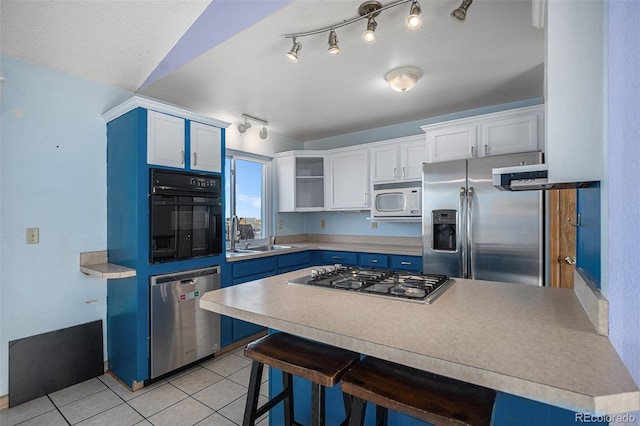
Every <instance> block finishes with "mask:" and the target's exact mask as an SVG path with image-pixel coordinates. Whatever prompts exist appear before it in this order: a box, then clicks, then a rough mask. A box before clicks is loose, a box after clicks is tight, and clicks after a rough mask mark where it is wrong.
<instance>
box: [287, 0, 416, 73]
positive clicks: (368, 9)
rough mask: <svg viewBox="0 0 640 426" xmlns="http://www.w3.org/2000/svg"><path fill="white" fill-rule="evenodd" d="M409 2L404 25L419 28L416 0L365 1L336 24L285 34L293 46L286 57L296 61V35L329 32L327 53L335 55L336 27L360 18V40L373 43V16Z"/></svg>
mask: <svg viewBox="0 0 640 426" xmlns="http://www.w3.org/2000/svg"><path fill="white" fill-rule="evenodd" d="M405 3H411V7H410V9H409V16H408V17H407V19H406V20H405V25H406V27H407V28H409V29H411V30H415V29H417V28H420V26H421V25H422V18H421V17H420V14H421V13H422V10H421V9H420V4H419V3H418V0H396V1H394V2H392V3H389V4H387V5H386V6H383V5H382V3H380V2H379V1H375V0H373V1H365V2H364V3H362V4H361V5H360V7H359V8H358V16H356V17H355V18H352V19H347V20H344V21H341V22H338V23H337V24H334V25H330V26H328V27H324V28H319V29H317V30H313V31H307V32H301V33H291V34H285V36H284V38H290V39H292V40H293V46H292V47H291V50H289V51H288V52H287V54H286V55H287V58H289V59H290V60H291V61H292V62H298V52H300V49H302V44H301V43H300V42H299V41H297V38H298V37H307V36H312V35H316V34H322V33H327V32H328V33H329V49H328V53H329V54H330V55H336V54H337V53H339V52H340V48H339V47H338V35H337V34H336V30H337V29H338V28H341V27H344V26H345V25H349V24H353V23H354V22H358V21H360V20H363V19H366V20H367V27H366V30H365V31H364V33H362V40H364V41H366V42H367V43H373V42H374V41H376V28H377V26H378V23H377V22H376V20H375V17H376V16H378V15H380V13H382V12H383V11H385V10H387V9H390V8H392V7H396V6H399V5H401V4H405Z"/></svg>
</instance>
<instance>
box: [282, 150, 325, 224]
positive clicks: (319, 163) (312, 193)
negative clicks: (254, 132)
mask: <svg viewBox="0 0 640 426" xmlns="http://www.w3.org/2000/svg"><path fill="white" fill-rule="evenodd" d="M324 157H325V156H324V153H315V152H313V151H305V152H303V151H288V152H285V153H280V154H276V156H275V158H274V165H275V167H274V169H275V174H276V185H277V187H278V211H279V212H306V211H307V212H308V211H322V210H324V204H325V203H324V199H325V197H324V194H325V158H324Z"/></svg>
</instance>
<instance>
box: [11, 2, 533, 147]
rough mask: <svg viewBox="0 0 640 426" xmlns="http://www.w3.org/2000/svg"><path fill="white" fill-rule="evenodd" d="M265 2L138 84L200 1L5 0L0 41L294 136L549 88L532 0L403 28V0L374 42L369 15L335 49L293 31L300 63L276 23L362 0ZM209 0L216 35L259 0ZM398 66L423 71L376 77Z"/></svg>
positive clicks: (27, 55)
mask: <svg viewBox="0 0 640 426" xmlns="http://www.w3.org/2000/svg"><path fill="white" fill-rule="evenodd" d="M271 1H276V2H279V3H280V4H279V6H282V7H281V8H280V9H278V10H276V11H275V12H273V13H270V14H269V15H268V16H266V17H264V18H263V19H261V20H259V21H258V22H257V23H255V24H253V25H251V26H250V27H248V28H247V29H244V30H241V31H239V32H237V33H236V34H235V35H233V36H231V37H230V38H228V39H227V40H226V41H223V42H221V43H219V44H217V45H216V46H215V47H213V48H211V49H210V50H206V49H208V47H209V45H210V44H211V41H210V40H208V39H207V37H208V36H207V35H206V34H200V33H198V34H199V35H198V37H200V40H199V39H197V38H195V37H191V38H189V40H188V42H189V43H192V44H201V45H203V46H205V48H204V49H203V48H202V47H201V46H200V47H201V50H206V51H205V53H203V54H201V55H199V56H197V57H195V58H194V59H192V60H189V61H187V62H186V63H185V64H184V65H182V66H176V68H175V69H173V68H171V69H169V70H168V71H170V72H168V74H166V75H165V76H164V77H161V78H159V79H157V80H156V81H153V82H151V83H150V84H148V85H147V86H145V87H144V88H141V89H139V88H140V86H141V85H142V84H143V82H144V81H145V80H146V79H147V78H148V77H149V76H150V75H151V73H152V72H153V71H154V70H155V69H156V68H161V67H163V66H167V63H166V62H163V58H165V57H166V56H167V54H169V53H170V51H171V49H172V48H173V47H174V46H175V45H176V43H178V41H179V40H180V38H181V37H182V36H183V35H184V34H185V33H187V32H188V30H189V27H190V26H191V25H192V24H193V23H194V22H196V20H197V19H198V17H199V16H200V15H201V13H202V12H203V11H205V9H206V8H207V6H208V4H209V2H208V1H195V0H178V1H170V0H163V1H149V0H146V1H144V0H136V1H133V0H128V1H122V0H112V1H86V0H85V1H59V0H49V1H31V0H1V3H0V15H1V26H2V28H1V39H0V40H1V42H0V50H1V53H2V54H4V55H8V56H12V57H15V58H18V59H21V60H25V61H28V62H32V63H36V64H40V65H44V66H48V67H52V68H55V69H59V70H62V71H65V72H68V73H70V74H74V75H77V76H80V77H84V78H87V79H90V80H95V81H99V82H103V83H106V84H110V85H113V86H117V87H121V88H124V89H127V90H132V91H137V92H138V93H140V94H142V95H145V96H149V97H153V98H156V99H159V100H163V101H166V102H170V103H173V104H177V105H180V106H183V107H185V108H188V109H192V110H195V111H198V112H201V113H204V114H207V115H211V116H214V117H216V118H219V119H223V120H227V121H231V122H235V123H239V122H240V121H241V115H242V114H243V113H246V114H250V115H253V116H257V117H260V118H263V119H265V120H267V121H269V130H270V132H272V133H274V132H275V133H279V134H282V135H285V136H287V137H290V138H293V139H297V140H300V141H309V140H317V139H321V138H325V137H330V136H336V135H341V134H346V133H350V132H354V131H359V130H365V129H370V128H375V127H381V126H385V125H391V124H397V123H402V122H407V121H413V120H419V119H424V118H428V117H433V116H438V115H442V114H446V113H451V112H454V111H461V110H466V109H472V108H478V107H483V106H489V105H496V104H500V103H505V102H511V101H517V100H523V99H530V98H535V97H541V96H543V81H544V66H543V61H544V32H543V30H540V29H537V28H534V27H533V26H532V23H531V22H532V21H531V0H509V1H505V0H476V1H475V2H474V3H473V4H472V5H471V7H470V8H469V11H468V15H467V21H466V22H465V23H464V24H459V23H456V22H454V21H453V20H452V19H451V18H450V17H449V14H450V12H451V10H453V9H455V8H456V7H457V6H458V5H459V4H460V1H459V0H430V1H426V0H422V1H421V2H420V3H421V6H422V10H423V13H422V17H423V25H422V27H421V28H420V29H418V30H415V31H410V30H407V29H406V28H405V27H404V18H405V17H406V16H407V14H408V9H409V4H404V5H400V6H397V7H394V8H391V9H388V10H386V11H384V12H383V13H382V14H381V15H380V16H379V17H378V18H377V21H378V29H377V31H376V34H377V41H376V42H375V43H373V44H366V43H364V42H362V41H361V39H360V35H361V33H362V31H363V29H364V26H365V24H366V21H364V20H362V21H359V22H357V23H354V24H352V25H348V26H345V27H342V28H340V29H338V30H337V34H338V40H339V45H340V48H341V53H340V54H339V55H337V56H335V57H330V56H329V55H327V54H326V50H327V34H326V33H325V34H320V35H315V36H309V37H304V38H300V39H299V41H301V42H302V44H303V47H302V50H301V52H300V55H299V56H300V60H299V62H298V63H297V64H293V63H291V62H289V61H288V60H287V59H286V58H285V56H284V53H285V52H287V51H288V50H289V48H290V47H291V41H290V40H289V39H285V38H284V37H283V36H284V34H287V33H294V32H303V31H308V30H312V29H316V28H320V27H325V26H329V25H332V24H335V23H338V22H342V21H343V20H346V19H350V18H352V17H355V16H357V10H358V6H359V4H360V3H361V2H360V1H353V0H330V1H329V0H322V1H320V0H295V1H293V2H291V3H290V4H287V2H286V1H284V0H271ZM215 2H216V3H217V5H220V4H222V5H227V6H229V10H230V12H229V16H219V15H221V14H222V12H218V16H216V19H214V20H212V22H206V23H205V24H206V26H207V28H210V31H211V32H212V33H214V32H216V31H218V32H219V31H220V29H221V28H222V29H224V27H225V26H228V27H229V28H234V27H233V22H234V19H235V20H236V21H237V20H238V19H237V15H236V14H234V13H231V9H232V7H235V8H236V9H237V8H238V7H245V8H249V7H251V5H252V3H255V2H254V1H248V0H245V1H237V0H235V1H232V0H215ZM382 3H383V4H387V3H389V1H382ZM220 10H223V9H220ZM204 18H205V15H202V19H204ZM207 19H208V18H207ZM201 24H202V22H201ZM194 27H195V26H194ZM192 35H193V34H192ZM186 39H187V37H185V40H186ZM207 43H208V44H207ZM183 44H184V43H183ZM178 47H181V48H182V49H184V46H181V45H180V44H178ZM192 47H193V46H192ZM174 53H175V52H174ZM186 59H189V58H188V57H186ZM186 59H185V60H186ZM178 65H179V64H178ZM404 65H414V66H418V67H420V68H421V69H422V70H423V73H424V75H423V77H422V79H421V80H420V81H419V82H418V85H417V86H416V87H415V88H414V89H413V90H411V91H409V92H406V93H398V92H394V91H392V90H391V89H390V88H389V86H388V85H387V83H386V82H385V81H384V75H385V73H386V72H387V71H389V70H390V69H392V68H394V67H398V66H404ZM171 70H173V71H171ZM166 71H167V70H165V72H166ZM254 124H255V123H254ZM234 131H235V130H234Z"/></svg>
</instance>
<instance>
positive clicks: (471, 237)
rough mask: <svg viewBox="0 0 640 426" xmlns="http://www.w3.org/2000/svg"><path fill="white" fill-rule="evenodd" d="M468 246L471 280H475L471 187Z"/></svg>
mask: <svg viewBox="0 0 640 426" xmlns="http://www.w3.org/2000/svg"><path fill="white" fill-rule="evenodd" d="M467 245H468V249H469V278H471V279H472V280H475V279H476V277H475V275H476V265H475V256H474V255H473V186H470V187H469V193H468V194H467Z"/></svg>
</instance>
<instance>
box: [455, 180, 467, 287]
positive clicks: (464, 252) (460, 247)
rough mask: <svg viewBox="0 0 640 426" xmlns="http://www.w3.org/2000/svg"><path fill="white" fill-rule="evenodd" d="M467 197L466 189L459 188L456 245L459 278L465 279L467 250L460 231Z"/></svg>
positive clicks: (462, 225)
mask: <svg viewBox="0 0 640 426" xmlns="http://www.w3.org/2000/svg"><path fill="white" fill-rule="evenodd" d="M466 195H467V189H466V188H465V187H464V186H461V187H460V207H459V210H458V220H459V221H460V224H459V225H460V226H458V231H457V232H458V237H457V240H458V241H457V244H458V250H459V251H460V277H462V278H467V250H466V246H465V245H464V244H462V237H463V233H462V232H461V230H463V229H464V221H465V215H464V214H463V212H464V211H465V210H464V200H465V197H466Z"/></svg>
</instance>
